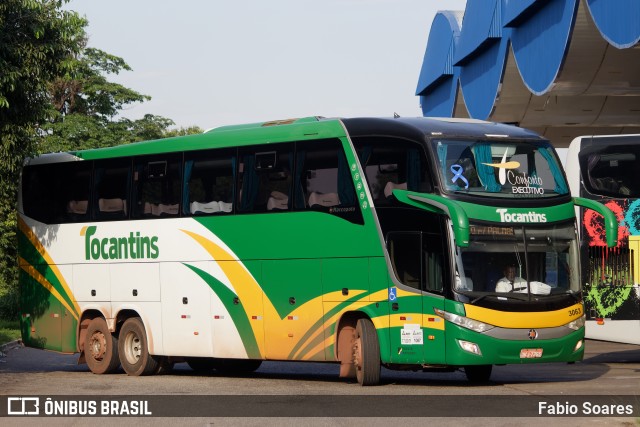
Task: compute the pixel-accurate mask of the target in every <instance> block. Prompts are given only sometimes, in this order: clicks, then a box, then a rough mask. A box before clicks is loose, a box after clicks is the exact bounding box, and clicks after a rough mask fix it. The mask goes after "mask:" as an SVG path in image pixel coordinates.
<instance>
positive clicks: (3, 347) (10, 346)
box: [0, 340, 23, 353]
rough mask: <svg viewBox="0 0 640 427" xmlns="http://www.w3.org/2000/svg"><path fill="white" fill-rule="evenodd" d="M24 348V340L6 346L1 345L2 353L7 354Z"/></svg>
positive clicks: (0, 351)
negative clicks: (15, 349)
mask: <svg viewBox="0 0 640 427" xmlns="http://www.w3.org/2000/svg"><path fill="white" fill-rule="evenodd" d="M18 347H23V345H22V340H15V341H11V342H8V343H6V344H2V345H0V353H6V352H7V351H9V350H13V349H14V348H18Z"/></svg>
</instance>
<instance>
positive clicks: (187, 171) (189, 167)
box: [182, 160, 193, 215]
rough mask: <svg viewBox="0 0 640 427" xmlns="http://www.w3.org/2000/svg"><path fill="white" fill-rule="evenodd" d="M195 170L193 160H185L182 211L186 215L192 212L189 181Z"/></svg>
mask: <svg viewBox="0 0 640 427" xmlns="http://www.w3.org/2000/svg"><path fill="white" fill-rule="evenodd" d="M192 171H193V160H187V161H186V162H184V178H183V180H182V212H183V213H184V214H186V215H189V214H190V213H191V208H190V206H191V205H190V203H191V200H189V197H190V195H189V181H190V180H191V172H192Z"/></svg>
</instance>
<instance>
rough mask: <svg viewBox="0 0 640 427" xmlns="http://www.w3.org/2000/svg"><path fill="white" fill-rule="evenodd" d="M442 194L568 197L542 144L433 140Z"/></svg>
mask: <svg viewBox="0 0 640 427" xmlns="http://www.w3.org/2000/svg"><path fill="white" fill-rule="evenodd" d="M432 149H433V150H434V151H435V157H436V158H437V159H438V175H439V176H440V180H441V182H442V185H441V187H442V190H443V191H444V192H446V193H457V194H472V195H474V196H488V197H501V198H523V197H530V198H541V197H554V196H558V195H564V194H568V193H569V187H568V186H567V183H566V181H565V178H564V176H563V173H562V168H561V166H560V162H559V161H558V157H557V155H556V153H555V151H554V150H553V147H552V146H551V145H550V144H549V143H547V142H542V141H536V142H531V141H513V140H510V141H489V140H453V139H435V140H433V141H432Z"/></svg>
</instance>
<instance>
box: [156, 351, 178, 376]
mask: <svg viewBox="0 0 640 427" xmlns="http://www.w3.org/2000/svg"><path fill="white" fill-rule="evenodd" d="M156 360H157V362H158V366H157V367H156V370H155V371H153V375H165V374H168V373H169V372H171V371H172V370H173V365H174V363H173V362H172V361H171V360H170V359H169V357H168V356H160V357H158V358H156Z"/></svg>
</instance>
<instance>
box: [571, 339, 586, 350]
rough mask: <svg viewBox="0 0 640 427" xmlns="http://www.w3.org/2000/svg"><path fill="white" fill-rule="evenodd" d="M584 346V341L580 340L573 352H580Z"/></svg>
mask: <svg viewBox="0 0 640 427" xmlns="http://www.w3.org/2000/svg"><path fill="white" fill-rule="evenodd" d="M583 344H584V341H583V340H578V342H577V343H576V346H575V347H574V348H573V352H574V353H575V352H576V351H578V350H580V349H581V348H582V345H583Z"/></svg>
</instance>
